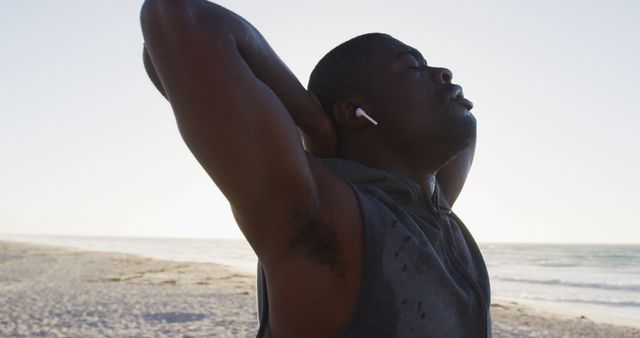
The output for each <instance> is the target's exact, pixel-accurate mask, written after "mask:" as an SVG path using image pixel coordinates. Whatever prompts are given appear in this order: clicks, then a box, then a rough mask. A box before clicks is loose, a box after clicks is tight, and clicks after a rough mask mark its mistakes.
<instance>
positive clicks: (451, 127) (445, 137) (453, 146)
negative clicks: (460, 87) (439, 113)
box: [439, 113, 476, 158]
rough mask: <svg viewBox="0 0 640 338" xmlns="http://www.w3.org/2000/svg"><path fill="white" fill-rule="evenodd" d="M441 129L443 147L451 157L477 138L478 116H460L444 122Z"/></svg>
mask: <svg viewBox="0 0 640 338" xmlns="http://www.w3.org/2000/svg"><path fill="white" fill-rule="evenodd" d="M442 127H443V128H442V129H441V137H440V139H441V142H439V143H440V144H441V147H442V148H443V149H442V150H443V152H444V153H447V154H449V156H450V157H451V158H453V157H455V156H456V155H457V154H458V153H459V152H461V151H462V150H464V149H465V148H467V147H468V146H469V145H470V144H471V143H473V141H474V140H475V139H476V118H475V117H474V116H473V115H472V114H471V113H468V114H465V115H463V116H459V117H458V118H456V119H451V120H449V121H447V123H444V124H443V126H442Z"/></svg>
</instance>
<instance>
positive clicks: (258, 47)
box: [141, 0, 475, 337]
mask: <svg viewBox="0 0 640 338" xmlns="http://www.w3.org/2000/svg"><path fill="white" fill-rule="evenodd" d="M141 25H142V31H143V36H144V40H145V49H144V59H145V67H146V69H147V72H148V73H149V76H150V78H151V80H152V81H153V82H154V84H156V87H157V88H158V89H159V90H160V91H161V93H163V95H164V96H165V97H166V98H167V99H168V100H169V102H170V103H171V106H172V108H173V111H174V113H175V116H176V121H177V123H178V128H179V130H180V133H181V135H182V137H183V139H184V141H185V143H186V144H187V146H188V147H189V149H190V150H191V152H192V153H193V154H194V156H195V157H196V158H197V159H198V161H199V162H200V164H201V165H202V166H203V168H204V169H205V170H206V171H207V173H208V174H209V176H210V177H211V178H212V179H213V181H214V182H215V184H216V185H217V186H218V187H219V188H220V190H221V191H222V192H223V194H224V195H225V196H226V198H227V199H228V200H229V202H230V204H231V207H232V210H233V212H234V215H235V217H236V220H237V223H238V225H239V227H240V229H241V230H242V232H243V234H244V235H245V237H246V238H247V240H248V241H249V243H250V244H251V246H252V248H253V249H254V251H255V252H256V254H257V256H258V257H259V259H260V261H261V263H262V265H263V268H264V271H265V275H266V278H267V285H268V296H269V301H270V302H269V314H270V322H269V323H270V326H271V331H272V332H273V333H274V335H275V336H277V337H337V336H339V334H340V333H341V332H342V330H343V329H344V328H345V326H346V324H347V323H348V322H349V320H350V318H351V315H352V312H353V309H354V306H355V302H356V297H357V294H358V291H359V289H360V283H361V270H362V243H361V235H362V220H361V218H360V210H359V205H358V203H357V200H356V198H355V195H354V193H353V191H352V190H351V188H350V187H349V186H348V185H347V183H346V182H344V181H343V180H342V179H341V178H339V177H337V176H334V175H333V174H332V173H331V172H330V171H329V170H328V169H327V168H326V167H325V166H324V165H323V164H322V162H321V161H320V160H319V159H318V158H319V157H326V156H335V155H339V156H340V157H342V158H345V159H352V160H356V161H359V162H362V163H364V164H367V165H370V166H373V167H377V168H381V169H386V170H392V171H396V172H398V173H400V174H402V175H405V176H406V177H409V178H411V179H413V180H415V181H417V182H419V183H421V184H423V186H424V187H425V189H426V190H427V191H428V192H431V193H432V192H433V189H434V187H435V184H436V179H437V184H438V185H439V186H440V187H441V189H442V191H443V192H444V194H445V197H446V199H447V200H448V201H449V203H450V204H452V203H453V202H454V201H455V199H456V198H457V196H458V194H459V192H460V189H461V188H462V186H463V185H464V181H465V179H466V176H467V173H468V170H469V166H470V164H471V160H472V158H473V149H474V144H475V120H474V119H473V116H472V115H471V114H470V113H469V112H468V108H465V107H463V105H462V104H460V102H458V103H455V104H452V102H451V100H450V99H444V97H445V96H447V95H449V94H450V93H449V91H450V90H449V89H450V87H451V86H450V81H451V72H449V71H448V70H446V69H443V68H432V67H428V66H424V65H423V64H422V63H423V61H424V60H423V59H421V56H419V55H417V54H415V53H414V55H410V54H406V55H403V56H400V57H398V55H397V52H398V51H399V50H400V49H409V48H410V47H408V46H406V45H404V44H402V43H401V42H399V41H397V40H395V39H391V38H390V39H389V41H388V42H386V43H384V44H381V46H380V52H379V53H378V52H377V53H376V54H375V57H374V58H373V60H372V65H371V74H372V78H373V81H372V86H371V88H368V89H367V90H363V91H362V92H361V93H358V94H357V95H354V96H353V97H345V98H344V99H342V100H340V101H338V102H336V104H335V106H334V111H333V113H334V114H335V117H336V120H337V126H336V125H334V124H333V123H332V122H331V121H330V120H329V119H328V118H327V116H326V114H325V112H323V111H322V108H321V106H320V104H319V103H318V101H317V99H315V97H314V95H313V94H311V93H309V92H307V91H306V90H305V88H304V87H303V86H302V85H301V84H300V83H299V81H298V80H297V79H296V77H295V76H294V75H293V74H292V73H291V72H290V71H289V69H288V68H287V67H286V66H285V64H284V63H283V62H282V61H281V60H280V59H279V58H278V56H277V55H276V54H275V52H274V51H273V50H272V49H271V48H270V47H269V45H268V43H267V42H266V41H265V40H264V38H263V37H262V36H261V35H260V34H259V33H258V31H257V30H256V29H255V28H254V27H252V26H251V25H250V24H249V23H248V22H246V21H245V20H243V19H242V18H241V17H239V16H237V15H235V14H234V13H232V12H230V11H228V10H226V9H224V8H223V7H220V6H218V5H215V4H212V3H208V2H204V1H199V0H173V1H172V0H147V1H146V2H145V4H144V5H143V8H142V11H141ZM412 67H413V68H412ZM415 67H422V68H421V69H420V71H418V69H415ZM447 88H448V89H447ZM445 89H446V90H445ZM382 92H384V93H385V95H380V93H382ZM443 93H445V94H446V95H445V94H443ZM357 107H362V108H363V109H364V110H365V111H367V112H368V113H369V114H370V115H372V116H373V117H374V118H375V119H376V120H378V122H379V123H380V124H379V125H378V126H375V127H374V126H373V125H371V124H369V122H367V121H366V120H365V119H363V118H359V117H357V116H355V109H356V108H357ZM470 121H471V122H473V128H472V129H473V130H472V131H470V132H469V133H470V135H466V136H465V135H462V136H459V137H457V138H455V139H448V137H450V134H451V133H450V131H457V130H458V129H457V128H458V127H459V126H460V125H467V124H468V123H470ZM299 132H300V133H301V134H302V136H303V139H304V145H303V143H302V142H301V141H300V136H301V135H300V133H299ZM336 133H340V135H341V143H340V145H339V146H337V145H336ZM454 134H455V133H454ZM461 134H462V133H461ZM471 134H472V135H471ZM456 135H457V134H456ZM305 148H306V150H307V151H305Z"/></svg>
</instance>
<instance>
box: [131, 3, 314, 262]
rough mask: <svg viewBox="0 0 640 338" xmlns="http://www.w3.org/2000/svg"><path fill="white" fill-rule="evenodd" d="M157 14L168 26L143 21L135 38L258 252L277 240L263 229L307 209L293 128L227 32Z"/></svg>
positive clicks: (308, 184) (309, 182)
mask: <svg viewBox="0 0 640 338" xmlns="http://www.w3.org/2000/svg"><path fill="white" fill-rule="evenodd" d="M156 10H157V9H156ZM159 11H160V13H156V15H159V16H162V15H169V16H171V18H169V19H166V18H162V17H161V18H153V19H154V20H151V21H150V22H148V24H147V23H145V18H143V20H142V21H143V33H144V37H145V43H146V45H147V48H148V50H149V54H150V56H151V60H152V61H153V65H154V66H155V69H156V71H157V73H158V77H159V78H160V81H161V82H162V84H163V85H164V88H165V90H166V94H167V97H168V99H169V101H170V103H171V106H172V108H173V111H174V113H175V116H176V121H177V123H178V128H179V130H180V133H181V135H182V137H183V139H184V140H185V143H186V144H187V145H188V147H189V149H190V150H191V152H192V153H193V154H194V155H195V157H196V158H197V159H198V161H199V162H200V164H201V165H202V166H203V167H204V169H205V170H206V171H207V173H208V174H209V176H210V177H211V178H212V179H213V180H214V181H215V183H216V184H217V185H218V187H219V188H220V190H221V191H222V192H223V194H224V195H225V196H226V197H227V199H228V200H229V201H230V203H231V205H232V207H233V209H234V213H235V214H236V215H240V217H239V218H240V219H241V221H239V223H240V225H241V228H242V231H243V232H244V233H245V235H246V236H247V239H248V240H249V241H250V242H252V245H254V248H255V249H257V251H259V248H256V247H255V245H256V244H257V245H258V246H260V243H258V242H264V241H268V239H267V238H270V237H274V236H276V237H277V236H278V234H272V232H273V229H268V228H267V226H268V225H269V224H275V223H278V220H281V219H283V218H284V217H285V215H287V214H290V212H291V209H292V208H294V207H295V208H299V207H305V206H306V205H307V204H308V205H312V204H313V203H314V198H315V194H316V192H315V190H316V188H315V181H314V179H313V177H312V175H311V171H310V169H309V164H308V162H307V160H306V156H305V153H304V150H303V148H302V144H301V142H300V139H299V136H298V133H297V131H296V128H295V125H294V123H293V121H292V119H291V117H290V116H289V114H288V112H287V110H286V109H285V107H284V106H283V104H282V103H281V102H280V100H279V99H278V97H277V96H276V95H275V94H274V93H273V92H272V91H271V89H270V88H269V87H268V86H266V85H265V84H264V83H262V82H261V81H260V80H258V79H257V78H256V77H255V76H254V74H253V72H252V71H251V69H250V68H249V66H248V65H247V63H246V62H245V61H244V59H243V57H242V55H241V53H240V51H239V50H238V48H237V45H236V42H235V40H234V36H233V35H232V34H231V32H230V29H232V28H233V27H228V26H226V25H225V24H226V23H224V22H222V23H221V22H215V21H214V20H203V19H202V18H200V19H198V17H197V15H195V16H194V15H192V14H190V13H186V14H184V15H178V16H176V14H173V13H172V14H166V13H163V12H162V9H160V10H159ZM187 12H188V11H187ZM143 16H144V14H143ZM147 19H152V18H147ZM233 24H238V23H237V22H235V23H233ZM294 204H297V205H294ZM281 230H282V229H281Z"/></svg>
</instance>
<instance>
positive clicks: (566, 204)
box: [0, 0, 640, 243]
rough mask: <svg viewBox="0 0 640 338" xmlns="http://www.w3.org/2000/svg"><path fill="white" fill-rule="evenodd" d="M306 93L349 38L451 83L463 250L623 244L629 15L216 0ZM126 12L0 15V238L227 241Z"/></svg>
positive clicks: (575, 8) (629, 114) (634, 48)
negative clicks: (464, 171) (468, 121)
mask: <svg viewBox="0 0 640 338" xmlns="http://www.w3.org/2000/svg"><path fill="white" fill-rule="evenodd" d="M220 3H221V4H222V5H224V6H226V7H228V8H230V9H232V10H234V11H236V12H237V13H239V14H240V15H242V16H244V17H245V18H246V19H248V20H249V21H250V22H252V23H253V24H254V25H255V26H256V27H257V28H258V29H259V30H260V31H261V32H262V33H263V35H264V36H265V37H266V38H267V40H268V41H269V42H270V43H271V45H272V46H273V47H274V49H275V50H276V51H277V52H278V54H279V55H280V56H281V58H282V59H283V60H284V61H285V62H286V63H287V64H288V65H289V67H290V68H291V69H292V70H293V71H294V73H295V74H297V75H298V77H299V79H300V80H301V82H302V83H303V84H306V82H307V79H308V76H309V73H310V72H311V70H312V68H313V66H314V65H315V63H316V62H317V61H318V60H319V59H320V58H321V57H322V56H323V55H324V54H325V53H326V52H327V51H329V50H330V49H331V48H332V47H334V46H335V45H337V44H339V43H341V42H343V41H345V40H347V39H349V38H351V37H353V36H356V35H358V34H362V33H367V32H373V31H377V32H386V33H390V34H391V35H393V36H395V37H396V38H398V39H400V40H401V41H403V42H405V43H407V44H409V45H412V46H414V47H416V48H418V49H419V50H421V51H422V53H423V54H424V55H425V57H426V59H427V61H428V62H429V64H431V65H437V66H444V67H447V68H449V69H451V70H452V71H453V74H454V82H455V83H459V84H460V85H462V86H463V87H464V90H465V96H467V97H469V98H470V99H471V100H472V101H474V103H475V108H474V110H473V112H474V114H475V115H476V117H477V119H478V150H477V153H476V161H475V162H474V165H473V168H472V172H471V174H470V176H469V179H468V181H467V185H466V187H465V189H464V190H463V193H462V195H461V197H460V199H459V201H458V202H457V203H456V205H455V206H454V210H455V211H456V212H457V213H458V214H459V215H460V217H461V218H462V219H463V220H464V221H465V223H466V224H467V226H468V227H469V228H470V230H471V232H472V233H473V234H474V236H475V237H476V240H478V241H479V242H564V243H640V221H639V217H638V215H637V212H638V210H637V209H636V208H639V209H640V180H639V179H638V178H637V176H636V172H638V170H640V158H639V156H638V154H640V138H639V137H638V136H637V132H636V130H637V128H638V126H639V125H640V116H639V115H640V114H639V113H640V109H639V108H638V102H637V100H638V97H639V93H640V82H639V81H638V79H640V65H638V60H640V47H639V46H640V34H638V32H640V20H638V18H640V2H637V1H604V0H603V1H560V0H543V1H491V2H489V1H483V2H478V1H464V2H446V3H445V2H442V1H393V2H391V1H314V2H311V1H309V2H305V1H280V2H269V1H224V2H220ZM141 4H142V1H131V0H113V1H100V2H96V1H71V0H68V1H46V0H45V1H32V0H21V1H2V2H0V43H1V47H0V48H1V52H0V158H1V160H0V161H1V162H0V164H1V165H0V233H23V234H24V233H26V234H60V235H107V236H151V237H157V236H162V237H164V236H171V237H224V238H229V237H233V238H240V237H241V236H242V235H241V233H240V232H239V231H238V230H237V226H236V225H235V223H234V221H233V218H232V216H231V213H230V212H229V210H228V209H229V208H228V204H227V202H226V201H225V200H224V198H223V197H222V195H221V194H220V192H219V191H218V190H217V188H216V187H215V185H214V184H213V183H212V181H211V180H210V179H209V178H208V176H206V174H205V173H204V171H203V170H202V169H201V168H200V166H199V165H198V163H197V162H196V161H195V159H194V158H193V157H192V155H191V154H190V153H189V151H188V150H187V148H186V147H185V145H184V143H183V142H182V140H181V138H180V136H179V134H178V131H177V129H176V126H175V121H174V118H173V114H172V112H171V109H170V107H169V104H168V103H167V102H166V101H165V100H164V99H163V98H162V97H161V96H160V95H159V94H158V93H157V92H156V91H155V89H154V88H153V86H152V85H151V83H150V82H149V81H148V79H147V77H146V74H145V72H144V69H143V66H142V61H141V48H142V36H141V33H140V28H139V23H138V15H139V8H140V6H141Z"/></svg>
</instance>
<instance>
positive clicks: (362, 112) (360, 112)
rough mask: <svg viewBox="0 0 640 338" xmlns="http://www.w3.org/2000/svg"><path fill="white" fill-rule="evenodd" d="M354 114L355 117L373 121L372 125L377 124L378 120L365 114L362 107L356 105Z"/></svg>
mask: <svg viewBox="0 0 640 338" xmlns="http://www.w3.org/2000/svg"><path fill="white" fill-rule="evenodd" d="M356 116H357V117H364V118H365V119H367V120H369V122H371V123H373V125H374V126H377V125H378V122H376V120H374V119H372V118H371V116H369V115H367V113H365V112H364V109H362V108H360V107H358V108H356Z"/></svg>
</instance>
